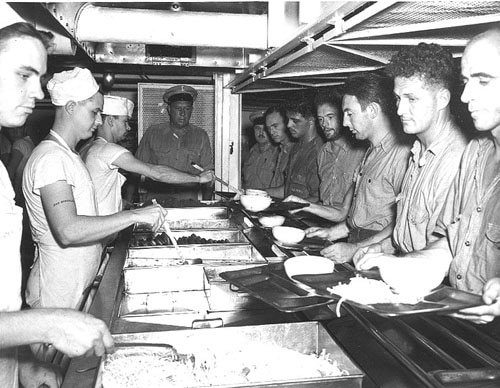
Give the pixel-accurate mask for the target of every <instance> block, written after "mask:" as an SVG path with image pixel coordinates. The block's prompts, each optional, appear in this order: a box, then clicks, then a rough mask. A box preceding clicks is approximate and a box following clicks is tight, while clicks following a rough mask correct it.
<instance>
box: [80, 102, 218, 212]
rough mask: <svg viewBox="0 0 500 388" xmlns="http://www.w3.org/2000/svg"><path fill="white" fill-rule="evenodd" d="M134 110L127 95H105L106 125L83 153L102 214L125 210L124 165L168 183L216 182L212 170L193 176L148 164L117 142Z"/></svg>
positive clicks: (103, 120)
mask: <svg viewBox="0 0 500 388" xmlns="http://www.w3.org/2000/svg"><path fill="white" fill-rule="evenodd" d="M133 110H134V103H133V102H132V101H130V100H129V99H127V98H124V97H118V96H110V95H106V96H104V106H103V110H102V124H101V125H100V126H99V127H98V128H97V137H96V139H95V140H94V141H93V142H92V143H91V145H90V147H89V148H88V151H87V153H86V155H85V156H84V155H82V158H83V160H84V161H85V164H86V165H87V168H88V170H89V173H90V176H91V177H92V181H93V182H94V186H95V189H96V195H97V207H98V210H99V215H108V214H113V213H116V212H118V211H120V210H122V197H121V186H122V185H123V183H124V182H125V179H126V178H125V177H124V176H123V175H122V174H120V172H119V171H118V169H120V168H121V169H123V170H125V171H128V172H132V173H136V174H141V175H144V176H145V177H147V178H150V179H153V180H155V181H160V182H165V183H173V184H176V183H207V182H211V181H212V172H211V171H206V172H204V173H201V174H200V175H191V174H188V173H185V172H182V171H179V170H176V169H174V168H171V167H168V166H160V165H152V164H149V163H144V162H143V161H141V160H139V159H136V158H135V157H134V155H132V153H131V152H129V151H128V150H127V149H126V148H124V147H122V146H120V145H118V144H115V143H117V142H119V141H120V140H123V138H124V137H125V136H126V134H127V132H128V130H129V129H130V126H129V123H128V120H129V118H130V117H131V116H132V112H133Z"/></svg>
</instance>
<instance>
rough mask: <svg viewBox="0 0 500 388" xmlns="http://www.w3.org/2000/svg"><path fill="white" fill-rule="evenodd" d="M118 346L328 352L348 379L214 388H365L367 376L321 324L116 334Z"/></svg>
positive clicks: (218, 351)
mask: <svg viewBox="0 0 500 388" xmlns="http://www.w3.org/2000/svg"><path fill="white" fill-rule="evenodd" d="M113 338H114V340H115V342H116V343H155V344H162V343H163V344H170V345H172V346H173V347H174V348H175V349H176V350H177V351H178V352H179V354H194V355H195V356H196V355H197V354H200V353H203V352H205V353H206V352H207V349H209V350H210V351H211V352H213V354H214V356H215V357H216V356H217V354H223V353H222V352H224V351H228V350H229V351H234V350H235V349H242V351H243V352H244V351H245V349H247V348H249V347H250V346H251V345H255V344H258V343H262V344H263V345H275V346H279V347H282V348H288V349H291V350H295V351H298V352H300V353H303V354H313V353H315V354H319V353H321V351H322V350H323V349H324V350H325V351H326V353H328V354H329V355H330V359H331V360H334V361H336V362H337V363H338V366H339V368H340V369H341V370H345V371H347V373H348V375H342V376H328V377H319V378H318V377H311V378H308V379H296V380H280V381H277V380H275V381H262V382H254V383H251V384H250V383H246V384H244V385H243V384H240V383H235V384H228V385H227V384H225V385H213V386H212V387H225V388H231V387H244V386H246V387H248V386H249V385H251V386H252V387H325V388H326V387H332V386H335V387H337V388H347V387H361V385H362V380H363V376H364V374H363V372H362V371H361V370H360V369H359V367H358V366H357V365H355V364H354V362H353V361H352V360H351V359H350V358H349V357H348V356H347V355H346V354H345V353H344V351H343V350H342V349H341V348H340V347H339V345H338V344H337V343H336V342H335V341H334V340H333V339H332V337H331V336H330V335H329V334H328V332H327V331H326V330H325V329H324V328H323V326H322V325H321V324H320V323H318V322H300V323H284V324H272V325H257V326H241V327H223V328H213V329H199V330H175V331H160V332H144V333H130V334H115V335H113ZM103 362H104V358H103V361H102V362H101V366H100V368H99V371H98V374H97V379H96V385H95V386H96V388H102V383H101V382H102V373H103V369H102V365H103Z"/></svg>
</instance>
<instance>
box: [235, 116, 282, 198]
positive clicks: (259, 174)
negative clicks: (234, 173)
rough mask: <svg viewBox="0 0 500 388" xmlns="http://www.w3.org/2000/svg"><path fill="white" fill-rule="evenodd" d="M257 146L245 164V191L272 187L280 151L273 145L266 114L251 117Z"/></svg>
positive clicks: (252, 149)
mask: <svg viewBox="0 0 500 388" xmlns="http://www.w3.org/2000/svg"><path fill="white" fill-rule="evenodd" d="M250 121H251V122H252V124H253V134H254V137H255V141H256V144H255V145H254V146H253V147H252V148H251V150H250V153H249V155H248V158H247V160H245V162H244V163H243V169H242V179H243V187H244V188H245V189H267V188H269V187H271V180H272V178H273V174H274V170H275V168H276V162H277V159H278V152H279V149H278V147H277V146H275V145H274V144H272V143H271V140H270V138H269V133H268V132H267V130H266V125H265V122H264V112H262V111H258V112H253V113H252V114H251V115H250Z"/></svg>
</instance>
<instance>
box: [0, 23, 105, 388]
mask: <svg viewBox="0 0 500 388" xmlns="http://www.w3.org/2000/svg"><path fill="white" fill-rule="evenodd" d="M46 66H47V51H46V44H45V41H44V39H43V38H42V36H41V35H40V34H39V32H38V31H37V30H36V29H35V28H34V27H33V26H32V25H31V24H28V23H15V24H12V25H9V26H7V27H4V28H1V29H0V128H1V127H18V126H22V125H23V124H24V123H25V122H26V119H27V117H28V116H29V115H30V114H31V112H32V110H33V108H34V107H35V102H36V100H40V99H42V98H43V91H42V88H41V83H40V79H41V77H42V76H43V75H44V74H45V71H46ZM0 219H1V222H0V247H1V249H2V255H1V259H0V260H1V265H2V270H1V271H0V294H1V298H0V387H6V388H7V387H8V388H17V387H18V386H19V384H22V386H24V387H32V386H33V387H41V386H46V387H51V388H52V387H57V386H59V384H60V383H61V377H60V376H59V375H58V374H57V373H55V372H54V371H53V370H51V369H48V368H47V365H46V364H45V365H42V364H39V363H37V362H36V361H34V360H33V357H32V355H31V354H30V352H29V349H28V348H27V347H26V346H23V345H29V344H35V343H50V344H52V345H53V346H54V347H55V348H56V349H58V350H60V351H62V352H64V353H65V354H67V355H68V356H70V357H77V356H81V355H83V354H85V353H88V354H90V353H95V354H96V355H97V356H101V355H102V354H103V353H104V352H105V351H112V349H113V338H112V337H111V334H110V333H109V331H108V329H107V328H106V325H105V324H104V322H102V321H101V320H98V319H96V318H94V317H92V316H91V315H89V314H84V313H81V312H79V311H74V310H68V309H37V310H22V311H20V308H21V258H20V249H19V245H20V240H21V230H22V209H21V208H20V207H18V206H16V204H15V202H14V190H13V188H12V185H11V183H10V181H9V177H8V174H7V170H6V169H5V167H4V166H3V165H2V163H0ZM18 350H19V362H18Z"/></svg>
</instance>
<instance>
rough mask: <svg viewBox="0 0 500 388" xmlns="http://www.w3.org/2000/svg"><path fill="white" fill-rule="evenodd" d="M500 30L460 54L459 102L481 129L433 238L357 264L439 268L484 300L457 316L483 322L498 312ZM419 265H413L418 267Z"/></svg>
mask: <svg viewBox="0 0 500 388" xmlns="http://www.w3.org/2000/svg"><path fill="white" fill-rule="evenodd" d="M499 47H500V30H499V29H493V30H489V31H486V32H484V33H481V34H479V35H477V36H475V37H474V38H473V39H472V40H471V41H470V42H469V43H468V44H467V46H466V47H465V51H464V54H463V56H462V79H463V81H464V84H465V86H464V90H463V93H462V97H461V99H462V102H464V103H466V104H467V105H468V108H469V112H470V113H471V116H472V120H473V122H474V126H475V127H476V129H477V130H478V131H479V132H480V134H479V136H478V137H476V138H474V139H472V140H471V141H470V142H469V144H468V145H467V147H466V148H465V151H464V153H463V156H462V160H461V162H460V167H459V170H458V173H457V175H456V177H455V179H454V181H453V184H452V186H451V188H450V191H449V192H448V196H447V198H446V200H445V205H444V207H443V209H442V211H441V214H440V215H439V218H438V220H437V223H436V229H435V234H436V235H437V236H438V237H439V239H438V240H437V241H434V242H432V243H430V244H429V245H428V246H427V247H426V248H425V249H423V250H419V251H414V252H412V253H408V254H407V255H405V256H403V257H393V256H390V255H381V254H372V253H370V254H367V255H366V256H365V257H364V258H363V260H362V262H360V263H358V266H359V267H360V268H370V267H373V266H383V265H392V263H393V261H394V260H397V261H398V263H404V264H405V265H408V266H410V268H421V267H423V268H425V270H426V271H439V272H441V273H442V274H443V277H444V276H445V275H446V274H448V279H449V281H450V283H451V285H452V286H453V287H456V288H458V289H461V290H465V291H469V292H473V293H476V294H480V293H482V294H483V301H484V302H485V305H484V306H479V307H475V308H470V309H467V310H463V311H461V312H460V313H459V314H457V315H456V316H458V317H460V318H465V319H469V320H471V321H474V322H476V323H486V322H490V321H492V320H493V319H494V317H495V316H499V315H500V250H499V249H498V248H499V241H500V239H499V238H498V236H499V233H498V231H499V230H500V201H499V200H498V199H499V198H500V185H499V184H498V183H499V182H500V173H499V171H500V49H499ZM417 271H418V270H417Z"/></svg>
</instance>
